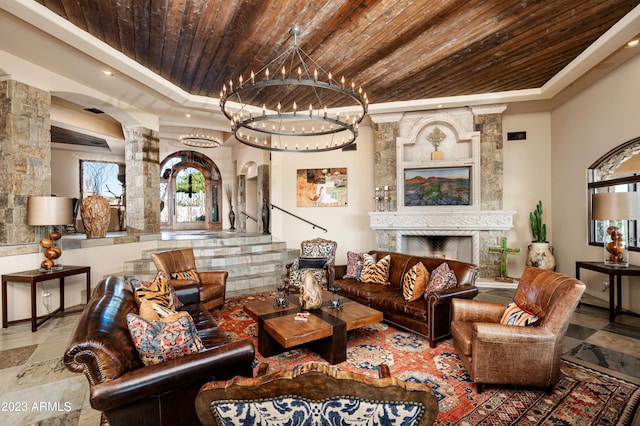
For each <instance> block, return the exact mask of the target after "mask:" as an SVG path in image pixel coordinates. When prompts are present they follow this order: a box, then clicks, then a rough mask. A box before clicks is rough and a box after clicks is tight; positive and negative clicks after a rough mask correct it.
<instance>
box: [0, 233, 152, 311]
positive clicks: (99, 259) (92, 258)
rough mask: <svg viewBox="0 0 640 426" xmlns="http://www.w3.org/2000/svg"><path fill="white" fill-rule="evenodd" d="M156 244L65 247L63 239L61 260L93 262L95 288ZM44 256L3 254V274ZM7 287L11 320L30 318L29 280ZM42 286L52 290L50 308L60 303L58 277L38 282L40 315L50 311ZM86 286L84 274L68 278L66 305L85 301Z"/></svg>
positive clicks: (30, 266)
mask: <svg viewBox="0 0 640 426" xmlns="http://www.w3.org/2000/svg"><path fill="white" fill-rule="evenodd" d="M156 247H157V242H156V241H149V242H143V243H133V244H119V245H117V246H113V245H106V246H101V247H87V248H82V249H74V250H66V249H65V248H64V241H63V246H62V256H60V259H59V261H60V263H62V264H67V265H76V266H90V267H91V287H92V288H93V287H95V285H96V284H97V283H98V281H100V279H102V278H103V277H104V276H105V275H109V274H113V273H118V272H121V271H122V270H123V266H124V262H125V261H128V260H133V259H139V258H140V254H141V252H142V251H143V250H151V249H154V248H156ZM42 259H43V257H42V255H41V254H40V253H33V254H24V255H17V256H0V274H9V273H14V272H21V271H28V270H31V269H36V268H37V267H38V266H39V265H40V262H41V261H42ZM7 287H8V288H7V302H8V306H9V308H8V310H7V311H8V317H9V318H8V319H9V321H14V320H19V319H26V318H31V304H30V302H29V300H30V297H31V296H30V294H31V292H30V289H31V286H30V285H29V284H26V283H11V282H10V283H9V284H8V286H7ZM43 287H44V288H45V289H46V290H48V291H49V292H50V293H51V307H52V308H51V309H52V310H53V309H56V308H58V307H59V306H60V303H59V302H60V292H59V284H58V280H53V281H45V282H43V284H42V285H41V284H38V290H37V292H36V296H37V297H36V301H37V313H38V315H44V314H46V313H47V311H46V309H45V306H44V305H43V304H42V297H41V296H42V288H43ZM85 288H86V286H85V275H84V274H82V275H78V276H72V277H67V278H65V287H64V291H65V293H64V295H65V307H69V306H74V305H78V304H80V303H81V302H82V303H84V300H82V299H81V292H82V291H83V290H85Z"/></svg>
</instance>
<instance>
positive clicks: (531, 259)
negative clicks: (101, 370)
mask: <svg viewBox="0 0 640 426" xmlns="http://www.w3.org/2000/svg"><path fill="white" fill-rule="evenodd" d="M527 265H528V266H535V267H536V268H540V269H546V270H549V271H555V269H556V258H555V257H554V256H553V247H551V245H550V244H549V243H547V242H535V241H532V242H531V245H529V253H528V255H527Z"/></svg>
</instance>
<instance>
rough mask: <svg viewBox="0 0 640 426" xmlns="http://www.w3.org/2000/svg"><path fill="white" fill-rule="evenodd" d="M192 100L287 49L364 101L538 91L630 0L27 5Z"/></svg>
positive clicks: (91, 0)
mask: <svg viewBox="0 0 640 426" xmlns="http://www.w3.org/2000/svg"><path fill="white" fill-rule="evenodd" d="M36 1H38V2H39V3H41V4H43V5H44V6H46V7H47V8H49V9H50V10H52V11H53V12H55V13H57V14H58V15H60V16H62V17H63V18H65V19H67V20H69V21H70V22H71V23H73V24H74V25H76V26H77V27H79V28H81V29H82V30H85V31H87V32H89V33H91V34H92V35H94V36H95V37H97V38H98V39H100V40H102V41H104V42H105V43H107V44H108V45H110V46H111V47H113V48H114V49H116V50H119V51H121V52H123V53H124V54H125V55H127V56H129V57H130V58H132V59H134V60H135V61H137V62H139V63H140V64H142V65H144V66H145V67H147V68H149V69H150V70H152V71H154V72H155V73H157V74H159V75H160V76H162V77H164V78H165V79H167V80H169V81H171V82H172V83H174V84H176V85H177V86H179V87H181V88H182V89H184V90H186V91H187V92H190V93H192V94H197V95H203V96H211V97H218V93H219V92H220V90H221V88H222V85H223V83H224V82H226V81H228V80H229V79H230V78H233V79H237V77H238V76H239V75H240V74H244V78H245V80H246V79H247V77H248V74H249V72H250V71H252V70H256V71H257V70H259V69H261V68H262V67H263V66H264V65H266V64H267V63H269V62H270V61H271V60H273V59H274V58H275V57H276V56H277V55H278V54H280V53H282V52H283V51H284V50H285V49H287V48H288V47H290V46H291V45H292V43H293V39H292V37H291V36H290V35H289V30H290V28H291V27H293V26H294V25H297V26H299V28H300V29H301V31H302V34H301V35H300V36H299V39H298V42H299V45H300V46H301V48H302V49H303V50H304V51H305V52H306V53H307V54H309V55H310V56H311V58H313V59H314V60H315V61H316V62H317V63H318V64H319V65H320V66H321V67H322V68H323V69H324V70H328V71H331V72H332V73H333V75H334V76H339V75H344V76H348V77H349V78H350V79H353V80H354V81H355V82H356V84H358V85H362V87H364V88H365V89H366V91H367V93H368V96H369V99H370V100H371V102H372V103H382V102H392V101H408V100H415V99H425V98H437V97H446V96H457V95H470V94H478V93H487V92H499V91H509V90H518V89H529V88H538V87H541V86H542V85H543V84H544V83H545V82H547V81H548V80H549V79H550V78H552V77H553V76H554V75H555V74H556V73H558V72H559V71H560V70H561V69H562V68H564V67H565V66H566V65H567V64H568V63H570V62H571V61H572V60H573V59H574V58H576V56H578V55H579V54H580V53H581V52H583V51H584V50H585V49H586V48H587V47H588V46H589V45H591V44H592V43H593V42H594V41H595V40H596V39H597V38H598V37H600V36H601V35H602V34H603V33H605V32H606V31H607V30H608V29H609V28H611V27H612V26H613V25H614V24H615V23H616V22H617V21H619V20H620V19H621V18H622V17H623V16H624V15H625V14H626V13H628V12H629V11H631V10H632V9H633V8H634V7H635V6H637V5H638V4H639V3H640V0H625V1H622V0H607V1H602V0H553V1H523V0H493V1H488V0H429V1H426V0H424V1H407V0H357V1H356V0H316V1H311V0H246V1H237V0H164V1H156V0H149V1H139V0H101V1H96V0H36Z"/></svg>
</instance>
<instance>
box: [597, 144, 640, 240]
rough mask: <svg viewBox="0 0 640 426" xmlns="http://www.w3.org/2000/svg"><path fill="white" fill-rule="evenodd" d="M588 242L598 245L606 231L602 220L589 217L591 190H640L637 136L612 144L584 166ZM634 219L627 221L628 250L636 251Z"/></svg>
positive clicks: (636, 233) (635, 224) (639, 156)
mask: <svg viewBox="0 0 640 426" xmlns="http://www.w3.org/2000/svg"><path fill="white" fill-rule="evenodd" d="M588 180H589V182H588V195H589V245H595V246H602V245H603V241H604V240H605V238H606V234H607V225H606V223H607V222H606V221H601V220H593V205H592V197H593V194H598V193H602V192H639V191H640V137H638V138H635V139H632V140H630V141H628V142H625V143H623V144H622V145H620V146H618V147H616V148H614V149H613V150H611V151H609V152H608V153H606V154H605V155H604V156H602V157H601V158H599V159H598V160H597V161H596V162H595V163H593V164H592V165H591V166H590V167H589V170H588ZM638 232H639V229H638V220H629V221H628V233H629V241H628V243H629V246H628V247H629V250H630V251H640V243H639V242H638Z"/></svg>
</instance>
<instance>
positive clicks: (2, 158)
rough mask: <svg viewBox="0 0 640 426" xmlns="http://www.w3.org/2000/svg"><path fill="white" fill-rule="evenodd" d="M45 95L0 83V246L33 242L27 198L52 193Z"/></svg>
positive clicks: (48, 98) (48, 99)
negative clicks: (1, 244)
mask: <svg viewBox="0 0 640 426" xmlns="http://www.w3.org/2000/svg"><path fill="white" fill-rule="evenodd" d="M50 108H51V95H50V93H49V92H46V91H43V90H40V89H37V88H35V87H31V86H28V85H26V84H24V83H20V82H18V81H14V80H5V81H0V218H1V220H0V243H6V244H17V243H28V242H34V241H35V234H34V230H33V228H32V227H31V226H28V225H27V198H28V197H29V196H30V195H51V123H50V120H49V114H50Z"/></svg>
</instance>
